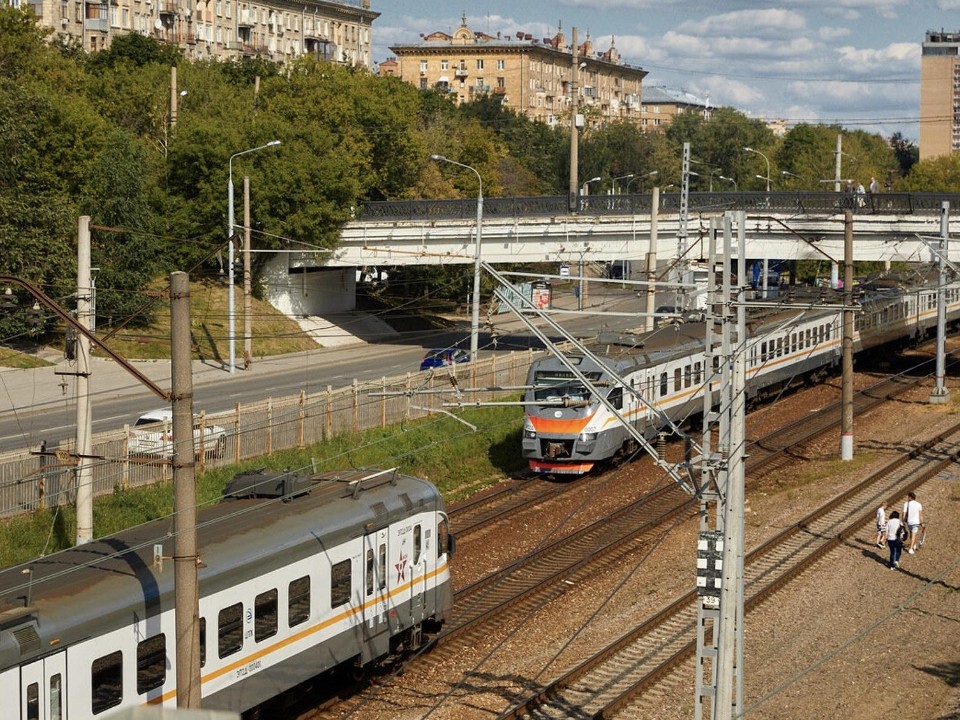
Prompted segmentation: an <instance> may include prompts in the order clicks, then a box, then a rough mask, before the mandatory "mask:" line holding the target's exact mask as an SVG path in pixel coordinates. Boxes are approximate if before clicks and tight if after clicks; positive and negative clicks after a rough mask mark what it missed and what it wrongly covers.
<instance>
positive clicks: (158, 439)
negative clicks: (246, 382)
mask: <svg viewBox="0 0 960 720" xmlns="http://www.w3.org/2000/svg"><path fill="white" fill-rule="evenodd" d="M201 441H202V442H201ZM201 447H202V448H203V453H204V454H205V455H212V456H214V457H223V455H224V453H225V452H226V450H227V431H226V430H224V429H223V428H222V427H220V426H219V425H209V424H206V423H201V419H200V418H199V417H198V416H194V418H193V448H194V452H195V453H196V454H197V455H199V454H200V452H201ZM127 451H128V452H129V453H130V454H131V455H150V456H152V457H170V456H172V455H173V413H172V412H171V411H170V410H168V409H162V410H152V411H150V412H148V413H145V414H143V415H141V416H140V417H139V418H137V422H136V423H134V425H133V427H132V428H130V433H129V435H128V437H127Z"/></svg>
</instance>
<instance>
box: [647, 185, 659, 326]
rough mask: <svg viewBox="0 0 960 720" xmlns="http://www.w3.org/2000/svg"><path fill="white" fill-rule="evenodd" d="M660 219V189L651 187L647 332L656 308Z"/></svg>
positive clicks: (656, 186) (655, 186) (651, 324)
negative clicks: (658, 224) (658, 227)
mask: <svg viewBox="0 0 960 720" xmlns="http://www.w3.org/2000/svg"><path fill="white" fill-rule="evenodd" d="M659 217H660V187H659V186H658V185H654V186H653V190H651V191H650V247H649V248H648V252H647V282H648V283H650V284H649V285H647V318H646V323H645V326H644V327H645V328H646V330H647V332H650V331H651V330H653V321H654V317H653V313H654V312H655V311H656V307H657V286H656V285H654V283H655V282H656V281H657V223H658V222H659Z"/></svg>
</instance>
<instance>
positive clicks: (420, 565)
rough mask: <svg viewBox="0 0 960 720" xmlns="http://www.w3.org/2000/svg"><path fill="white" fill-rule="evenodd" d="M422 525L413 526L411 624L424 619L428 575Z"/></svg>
mask: <svg viewBox="0 0 960 720" xmlns="http://www.w3.org/2000/svg"><path fill="white" fill-rule="evenodd" d="M425 542H426V538H425V534H424V525H423V523H422V522H417V523H415V524H414V526H413V546H412V547H411V557H410V593H411V596H410V617H411V619H412V620H413V622H422V621H423V619H424V617H426V604H427V577H428V576H429V574H430V569H429V562H428V560H427V556H428V555H429V553H427V552H426V548H425Z"/></svg>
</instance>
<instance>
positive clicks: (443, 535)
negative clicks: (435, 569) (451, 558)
mask: <svg viewBox="0 0 960 720" xmlns="http://www.w3.org/2000/svg"><path fill="white" fill-rule="evenodd" d="M449 541H450V531H449V530H447V521H446V520H441V521H440V522H439V523H437V557H440V556H442V555H446V554H447V552H449V550H450V548H449V546H448V543H449Z"/></svg>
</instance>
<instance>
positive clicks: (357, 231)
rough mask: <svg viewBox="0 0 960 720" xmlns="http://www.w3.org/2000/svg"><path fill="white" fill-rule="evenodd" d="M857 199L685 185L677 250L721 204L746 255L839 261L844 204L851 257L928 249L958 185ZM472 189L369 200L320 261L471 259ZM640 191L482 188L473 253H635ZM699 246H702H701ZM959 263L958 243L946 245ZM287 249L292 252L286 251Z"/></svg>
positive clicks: (675, 227) (693, 241) (645, 202)
mask: <svg viewBox="0 0 960 720" xmlns="http://www.w3.org/2000/svg"><path fill="white" fill-rule="evenodd" d="M861 197H862V198H863V200H862V205H861V203H859V202H857V201H856V198H851V197H849V196H846V195H844V194H841V193H836V192H771V193H767V192H709V193H690V194H689V195H688V205H687V207H688V222H687V229H686V242H685V243H683V245H684V246H685V247H687V248H688V253H687V257H688V258H698V257H700V256H702V255H705V254H706V249H705V246H704V244H703V241H704V240H705V238H706V237H707V234H708V230H709V225H710V218H711V217H717V216H721V215H722V214H723V213H724V212H725V211H727V210H743V211H745V212H746V217H747V256H748V258H749V259H764V258H770V259H779V260H804V259H812V260H824V261H842V259H843V233H844V215H845V212H846V211H847V210H851V211H852V212H853V236H854V257H855V259H856V260H877V261H890V262H896V261H908V262H916V261H924V260H929V259H931V253H930V252H929V250H927V248H926V246H925V245H924V243H923V241H922V240H921V238H922V237H923V238H931V237H936V236H939V235H940V232H941V230H940V214H941V203H942V202H944V201H946V202H949V203H950V208H951V209H952V210H954V212H953V213H951V218H950V231H951V234H953V233H955V232H958V231H960V194H958V193H880V194H875V195H866V196H861ZM476 217H477V200H476V199H475V198H467V199H462V200H421V201H396V202H374V203H367V204H366V205H363V206H362V207H361V208H360V210H359V212H358V213H357V216H356V218H355V219H354V220H351V221H350V222H347V223H346V224H344V225H343V227H342V230H341V234H340V245H339V247H338V248H337V249H336V250H335V251H334V252H333V253H332V254H331V255H329V256H326V257H324V258H323V259H322V260H318V259H317V256H315V255H304V256H303V257H301V258H299V260H297V259H293V260H292V262H293V263H296V262H302V263H303V264H304V266H309V265H313V264H316V263H321V264H322V265H323V266H325V267H362V266H391V265H411V264H448V263H449V264H455V263H469V262H473V259H474V252H475V245H474V243H475V237H476V224H477V223H476ZM650 231H651V195H650V194H643V195H596V196H588V197H584V198H582V199H581V206H580V208H579V211H578V212H570V211H569V209H568V200H567V196H566V195H563V196H543V197H518V198H484V202H483V215H482V235H481V237H482V256H483V259H484V260H485V261H486V262H489V263H493V264H496V263H542V262H562V263H573V262H597V261H612V260H622V259H629V260H635V261H642V260H644V259H645V257H646V254H647V252H648V251H649V247H650V234H651V233H650ZM680 233H681V223H680V194H679V193H661V194H660V203H659V212H658V223H657V257H658V259H659V260H669V259H672V258H676V257H677V253H678V248H679V247H680V246H681V243H680V242H679V241H678V237H679V235H680ZM701 248H702V249H701ZM950 257H951V259H952V260H953V261H955V262H960V243H957V244H956V246H955V247H952V248H951V249H950ZM295 258H296V256H295Z"/></svg>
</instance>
